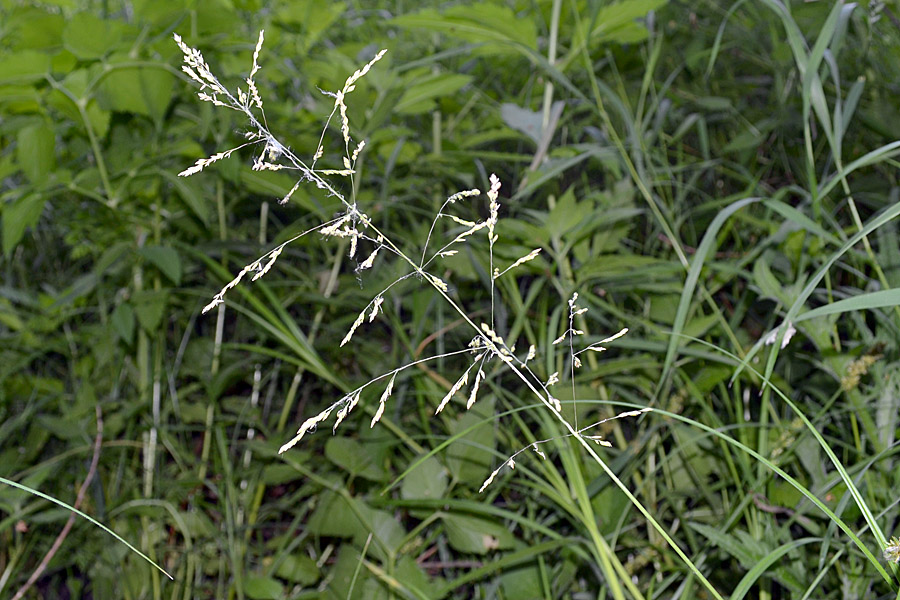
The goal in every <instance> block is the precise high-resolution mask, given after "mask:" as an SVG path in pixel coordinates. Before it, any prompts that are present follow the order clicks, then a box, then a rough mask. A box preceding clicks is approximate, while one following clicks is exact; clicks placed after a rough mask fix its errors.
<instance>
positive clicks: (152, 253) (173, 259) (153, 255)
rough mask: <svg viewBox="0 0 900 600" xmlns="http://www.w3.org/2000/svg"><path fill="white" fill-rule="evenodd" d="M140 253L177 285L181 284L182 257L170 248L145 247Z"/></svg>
mask: <svg viewBox="0 0 900 600" xmlns="http://www.w3.org/2000/svg"><path fill="white" fill-rule="evenodd" d="M138 253H139V254H140V255H141V256H143V257H144V258H146V259H147V260H149V261H150V262H151V263H153V264H154V265H155V266H156V267H157V268H158V269H159V270H160V271H162V273H163V275H165V276H166V277H168V278H169V280H170V281H171V282H172V283H174V284H175V285H179V284H181V257H180V256H178V252H177V251H176V250H175V249H174V248H170V247H168V246H145V247H143V248H141V249H140V250H138Z"/></svg>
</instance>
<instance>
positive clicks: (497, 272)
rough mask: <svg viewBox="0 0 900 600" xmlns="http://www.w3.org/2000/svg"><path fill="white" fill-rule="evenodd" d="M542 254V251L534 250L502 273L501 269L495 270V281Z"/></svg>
mask: <svg viewBox="0 0 900 600" xmlns="http://www.w3.org/2000/svg"><path fill="white" fill-rule="evenodd" d="M540 253H541V249H540V248H535V249H534V250H532V251H531V252H529V253H528V254H526V255H525V256H523V257H522V258H520V259H519V260H517V261H516V262H514V263H513V264H511V265H509V266H508V267H506V268H505V269H504V270H503V271H502V272H501V271H500V270H499V269H494V279H497V278H498V277H500V276H501V275H503V274H505V273H506V272H508V271H512V270H513V269H515V268H516V267H518V266H519V265H522V264H525V263H527V262H528V261H530V260H534V259H535V258H537V256H538V254H540Z"/></svg>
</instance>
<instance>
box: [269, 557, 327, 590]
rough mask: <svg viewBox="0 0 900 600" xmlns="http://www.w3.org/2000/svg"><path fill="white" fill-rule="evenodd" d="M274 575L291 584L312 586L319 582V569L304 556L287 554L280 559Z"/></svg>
mask: <svg viewBox="0 0 900 600" xmlns="http://www.w3.org/2000/svg"><path fill="white" fill-rule="evenodd" d="M275 574H276V575H277V576H278V577H280V578H281V579H284V580H286V581H290V582H292V583H299V584H301V585H312V584H314V583H315V582H317V581H318V580H319V567H318V566H316V561H314V560H313V559H311V558H310V557H308V556H306V555H305V554H288V555H287V556H285V557H284V558H282V559H281V564H279V565H278V568H277V569H276V570H275Z"/></svg>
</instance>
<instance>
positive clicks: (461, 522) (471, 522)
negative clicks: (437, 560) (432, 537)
mask: <svg viewBox="0 0 900 600" xmlns="http://www.w3.org/2000/svg"><path fill="white" fill-rule="evenodd" d="M441 518H442V520H443V521H444V528H445V530H446V532H447V541H449V542H450V545H451V546H453V548H454V549H456V550H457V551H459V552H468V553H471V554H487V553H488V552H491V551H493V550H503V549H506V548H512V546H513V543H514V542H515V538H514V537H513V535H512V533H510V532H509V530H508V529H507V528H506V527H505V526H504V525H503V524H502V523H498V522H497V521H489V520H488V519H482V518H480V517H473V516H469V515H457V514H446V515H443V516H442V517H441Z"/></svg>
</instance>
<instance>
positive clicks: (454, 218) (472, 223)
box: [440, 213, 475, 227]
mask: <svg viewBox="0 0 900 600" xmlns="http://www.w3.org/2000/svg"><path fill="white" fill-rule="evenodd" d="M440 216H442V217H449V218H450V219H451V220H452V221H454V222H456V223H459V224H460V225H462V226H463V227H475V221H467V220H465V219H460V218H459V217H457V216H456V215H445V214H443V213H441V215H440Z"/></svg>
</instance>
